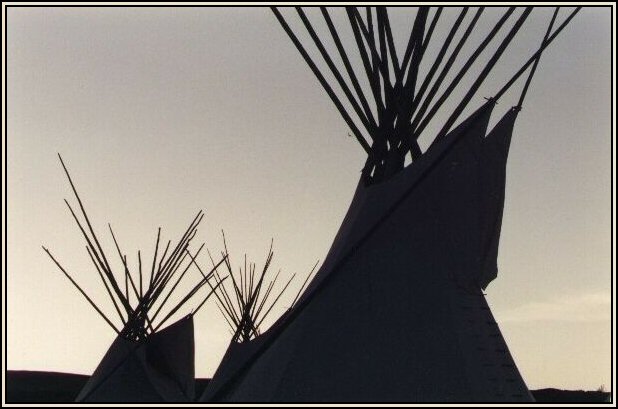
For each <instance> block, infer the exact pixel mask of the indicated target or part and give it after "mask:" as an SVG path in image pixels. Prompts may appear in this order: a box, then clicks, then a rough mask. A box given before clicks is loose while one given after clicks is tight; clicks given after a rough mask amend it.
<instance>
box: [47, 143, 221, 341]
mask: <svg viewBox="0 0 618 409" xmlns="http://www.w3.org/2000/svg"><path fill="white" fill-rule="evenodd" d="M58 157H59V159H60V163H61V164H62V168H63V169H64V172H65V174H66V176H67V178H68V180H69V183H70V185H71V189H72V191H73V194H74V195H75V198H76V200H77V203H78V205H79V213H80V214H81V217H82V219H83V220H80V217H78V215H77V213H76V212H75V211H74V209H73V207H72V206H71V205H70V204H69V202H68V201H67V200H66V199H65V203H66V205H67V207H68V208H69V211H70V213H71V215H72V217H73V219H74V220H75V223H76V224H77V226H78V228H79V230H80V232H81V234H82V236H83V237H84V239H85V241H86V251H87V252H88V255H89V257H90V260H91V261H92V264H93V265H94V268H95V270H96V272H97V273H98V275H99V277H100V279H101V281H102V283H103V286H104V287H105V290H106V292H107V295H108V296H109V299H110V300H111V302H112V304H113V306H114V309H115V311H116V313H117V316H118V319H117V320H116V319H115V318H111V317H109V316H108V315H107V314H105V313H104V312H103V311H102V309H101V308H100V307H99V306H98V305H97V304H96V303H95V302H94V301H93V300H92V298H91V297H90V296H89V295H88V294H87V293H86V292H85V291H84V290H83V289H82V287H81V286H80V285H79V284H78V283H77V282H76V281H75V279H74V278H73V277H72V276H71V275H70V274H69V273H68V272H67V270H66V269H65V268H64V267H63V266H62V265H61V264H60V262H58V260H57V259H56V258H55V257H54V256H53V255H52V253H51V252H50V251H49V250H48V249H47V248H46V247H43V250H44V251H45V252H46V253H47V254H48V255H49V257H50V258H51V259H52V260H53V262H54V263H55V264H56V266H57V267H58V268H59V269H60V270H61V271H62V272H63V273H64V275H65V276H66V277H67V278H68V279H69V280H70V281H71V283H72V284H73V285H74V286H75V287H76V288H77V290H78V291H79V292H80V293H81V294H82V295H83V296H84V297H85V299H86V300H87V301H88V303H89V304H90V305H91V306H92V307H93V308H94V309H95V310H96V311H97V313H98V314H99V315H100V316H101V317H102V318H103V319H104V320H105V322H106V323H107V324H108V325H109V326H110V327H111V328H112V329H113V330H114V331H115V332H116V333H117V334H118V335H119V336H121V337H123V338H125V339H127V340H131V341H143V340H145V339H146V338H148V336H149V335H151V334H153V333H155V332H157V331H158V330H159V329H160V328H161V327H162V326H163V325H164V324H165V323H166V322H168V321H169V319H170V318H172V317H173V316H174V315H175V314H176V313H177V312H179V311H180V310H181V309H182V307H183V306H185V305H186V304H187V303H188V302H190V301H191V300H194V299H196V298H197V299H198V302H197V305H196V306H195V307H194V308H193V309H192V310H191V312H190V314H193V315H194V314H196V313H197V312H198V311H199V310H200V309H201V308H202V306H203V305H204V304H205V303H206V301H207V300H208V299H209V297H210V296H211V295H212V294H213V293H215V291H216V290H217V288H219V286H221V284H222V283H223V281H224V280H225V279H226V278H227V277H221V276H220V275H218V274H215V271H216V268H217V267H218V266H220V265H221V264H222V263H224V262H226V260H227V254H224V253H222V255H221V259H220V260H219V261H217V262H216V263H214V264H213V268H212V269H211V270H210V271H208V272H207V273H204V272H203V271H202V270H199V271H200V273H201V277H200V278H199V281H198V282H197V283H195V284H193V285H192V286H191V287H190V289H189V290H188V291H187V292H185V293H184V294H180V295H179V294H175V293H174V292H175V290H176V289H177V288H178V287H179V284H180V283H181V280H182V279H183V278H184V277H185V276H187V272H188V271H189V270H190V267H191V266H195V265H197V264H196V261H195V259H196V257H197V256H198V255H199V253H200V252H201V250H202V249H203V248H204V244H202V245H201V246H200V247H199V249H198V250H197V251H196V253H195V255H192V254H191V253H190V252H189V246H190V244H191V242H192V240H193V239H194V238H195V235H196V233H197V228H198V226H199V224H200V222H201V221H202V219H203V218H204V213H203V212H202V211H201V210H200V211H199V212H198V213H197V215H196V216H195V218H194V219H193V221H191V223H190V224H189V227H188V228H187V229H186V231H185V232H184V234H183V235H182V237H181V238H180V240H179V241H178V243H176V245H175V246H174V247H172V248H170V247H171V245H172V242H171V240H170V241H168V242H167V244H166V245H165V247H164V248H163V247H162V246H161V245H160V244H161V228H159V229H158V232H157V239H156V244H155V250H154V256H153V258H152V262H151V263H150V266H149V267H148V266H142V256H141V251H138V252H137V260H138V266H137V271H135V269H133V270H132V269H131V268H129V264H128V262H127V255H126V254H125V253H123V251H122V249H121V248H120V245H119V244H118V240H117V238H116V236H115V234H114V232H113V230H112V227H111V225H109V224H108V227H109V231H110V234H111V237H112V239H113V242H114V245H115V250H116V252H117V255H118V257H119V258H120V260H121V264H122V271H121V272H114V271H113V269H112V267H111V264H110V262H109V259H108V257H107V256H106V254H105V252H104V251H103V248H102V246H101V243H100V241H99V239H98V237H97V235H96V234H95V232H94V229H93V227H92V223H91V222H90V219H89V218H88V215H87V213H86V210H85V208H84V205H83V203H82V200H81V198H80V196H79V194H78V193H77V189H76V188H75V184H74V183H73V180H72V178H71V175H70V174H69V171H68V170H67V167H66V166H65V164H64V161H63V160H62V157H61V156H60V155H58ZM161 250H162V253H161V254H160V252H161ZM159 254H160V255H159ZM142 267H143V268H142ZM144 270H146V271H144ZM123 281H124V285H123ZM121 287H124V288H121ZM202 288H206V289H208V291H207V292H206V294H205V295H204V294H202V295H199V294H200V290H201V289H202ZM202 293H203V292H202ZM172 294H175V296H174V297H172ZM198 295H199V298H198ZM172 299H173V300H174V302H172V301H171V300H172ZM114 321H116V324H114ZM118 321H120V325H119V324H118Z"/></svg>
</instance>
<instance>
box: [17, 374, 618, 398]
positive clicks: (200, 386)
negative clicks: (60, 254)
mask: <svg viewBox="0 0 618 409" xmlns="http://www.w3.org/2000/svg"><path fill="white" fill-rule="evenodd" d="M87 380H88V376H87V375H75V374H67V373H59V372H39V371H7V373H6V402H7V403H70V402H73V401H74V400H75V397H76V396H77V394H78V393H79V391H80V390H81V388H82V387H83V386H84V385H85V383H86V381H87ZM209 381H210V379H207V378H202V379H200V378H198V379H196V380H195V382H196V385H195V391H196V396H200V395H201V394H202V391H203V390H204V389H205V388H206V385H208V382H209ZM532 395H534V398H535V399H536V401H537V402H539V403H603V402H609V398H610V394H609V392H598V391H564V390H560V389H551V388H549V389H539V390H536V391H532Z"/></svg>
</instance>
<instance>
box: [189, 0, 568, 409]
mask: <svg viewBox="0 0 618 409" xmlns="http://www.w3.org/2000/svg"><path fill="white" fill-rule="evenodd" d="M483 10H484V8H482V7H480V8H477V10H476V12H475V13H473V15H472V18H471V19H470V20H469V22H468V23H467V24H465V25H464V24H463V21H464V19H465V17H466V15H468V16H470V14H469V11H470V8H468V7H464V8H462V9H461V11H460V14H459V16H458V18H457V20H456V23H455V25H454V26H453V27H452V28H451V31H450V32H449V34H448V36H447V37H446V38H445V39H444V40H443V42H442V44H441V46H440V51H439V52H438V54H437V57H436V60H435V61H433V62H432V65H431V68H430V69H429V70H428V71H427V75H426V77H425V78H418V72H419V65H420V63H421V61H422V60H423V54H424V52H425V50H426V48H427V46H428V43H429V41H430V39H431V37H432V33H433V31H434V28H435V26H436V24H437V23H438V21H439V18H440V15H441V14H442V13H443V11H444V10H443V8H442V7H431V8H430V7H420V8H419V9H418V11H417V15H416V19H415V21H414V24H413V27H412V33H411V35H410V40H409V42H408V47H407V49H406V52H405V53H404V54H403V57H402V59H398V58H397V53H396V50H395V49H394V46H393V40H392V33H391V30H390V24H389V19H388V11H387V9H386V8H385V7H377V8H375V9H374V8H369V7H368V8H367V9H366V17H362V16H361V12H360V11H359V10H358V9H357V8H355V7H347V8H346V13H347V15H348V18H349V21H350V26H351V28H352V31H353V33H354V36H355V40H356V42H357V45H358V50H359V52H360V57H361V58H362V60H363V66H364V68H365V73H366V74H367V78H368V83H369V84H370V87H371V95H372V96H373V99H374V102H375V105H376V109H375V110H376V111H377V118H375V117H374V115H373V111H372V110H371V109H370V108H369V106H368V105H369V104H368V98H367V97H366V96H365V95H364V94H363V90H362V89H361V87H360V86H359V82H358V79H357V76H356V74H355V71H354V69H353V67H352V66H351V64H350V59H349V57H348V55H347V51H346V49H345V48H344V47H343V46H342V42H341V40H340V38H339V35H338V31H337V29H336V27H335V25H334V24H333V21H332V19H331V17H330V14H329V11H328V10H327V9H326V8H324V7H322V8H321V13H322V15H323V17H324V22H325V24H326V25H327V26H328V29H329V32H330V35H331V38H332V40H333V42H334V44H335V46H336V47H337V50H338V52H339V57H340V60H341V61H342V62H343V64H344V66H345V71H346V72H347V74H348V78H349V81H350V82H351V83H352V86H351V87H350V86H349V85H348V83H347V81H345V80H344V79H343V75H342V74H341V73H340V72H339V70H338V69H337V68H336V66H335V65H334V63H333V60H332V58H331V57H330V55H329V54H328V52H327V50H326V48H325V47H324V45H323V44H322V40H321V39H320V37H318V36H317V34H316V32H315V30H314V28H313V26H312V24H311V23H310V21H309V19H308V18H307V15H306V14H305V12H304V11H303V10H302V8H300V7H297V13H298V15H299V17H300V19H301V20H302V23H303V24H304V26H305V27H306V29H307V32H308V34H309V35H310V36H311V38H312V39H313V41H314V43H315V46H316V47H317V49H318V50H319V52H320V54H321V55H322V57H323V58H324V60H325V62H326V64H327V65H328V67H329V69H330V70H331V73H332V76H333V77H334V78H335V79H336V80H337V84H338V86H339V88H340V89H341V90H342V91H343V93H344V94H345V97H347V99H348V102H349V105H350V106H352V108H353V110H354V114H356V116H357V117H358V118H360V120H359V122H360V126H358V124H357V123H355V121H354V120H353V119H352V117H353V115H352V114H350V113H348V112H347V111H346V109H345V108H344V106H343V104H342V103H341V101H340V98H339V96H337V94H336V93H335V92H334V90H333V86H332V85H331V84H329V83H328V81H327V80H326V79H325V77H324V75H323V74H322V73H321V72H320V70H319V69H318V67H317V65H316V64H315V62H314V61H313V60H312V58H311V57H310V55H309V53H308V52H307V51H306V50H305V47H304V46H303V45H302V43H301V41H300V40H299V38H298V37H297V36H296V35H295V34H294V32H293V31H292V30H291V28H290V26H289V25H288V23H287V22H286V20H285V19H284V17H283V16H282V14H281V12H280V11H279V10H277V9H273V11H274V13H275V16H276V17H277V19H278V20H279V22H280V23H281V25H282V26H283V28H284V29H285V31H286V32H287V33H288V35H289V36H290V38H291V39H292V41H293V43H294V44H295V46H296V47H297V49H298V50H299V51H300V53H301V54H302V56H303V57H304V58H305V60H306V61H307V63H308V64H309V66H310V67H311V69H312V70H313V72H314V73H315V75H316V76H317V78H318V80H319V81H320V82H321V84H322V85H323V87H324V88H325V90H326V91H327V93H328V94H329V96H330V97H331V99H332V100H333V102H334V103H335V105H336V106H337V108H338V109H339V112H340V113H341V114H342V116H343V117H344V119H345V120H346V122H347V123H348V125H349V126H350V129H351V130H352V132H353V133H354V136H355V137H356V138H357V140H358V141H359V142H360V143H361V145H362V146H363V148H364V149H365V151H366V152H367V154H368V159H367V163H366V164H365V167H364V168H363V171H362V174H361V178H360V181H359V182H358V186H357V188H356V192H355V194H354V197H353V198H352V203H351V204H350V207H349V209H348V212H347V214H346V216H345V218H344V220H343V223H342V225H341V227H340V228H339V231H338V233H337V235H336V237H335V239H334V241H333V244H332V246H331V248H330V251H329V253H328V255H327V257H326V259H325V261H324V263H323V265H322V266H321V268H320V269H319V270H318V272H317V273H316V276H315V278H314V279H313V280H312V281H311V283H310V284H309V286H308V288H307V290H306V291H305V293H304V294H303V296H302V297H301V299H300V300H299V301H298V302H297V303H296V305H295V307H294V308H292V309H291V310H290V311H288V313H286V314H285V315H284V316H282V317H281V318H280V319H279V320H278V321H277V322H276V323H275V324H274V325H273V326H272V327H271V328H270V329H269V330H268V331H266V332H264V333H263V334H261V335H260V336H258V337H256V338H255V339H253V340H252V341H250V342H244V343H236V342H232V344H231V345H230V346H229V348H228V350H227V353H226V355H225V357H224V359H223V361H222V363H221V364H220V366H219V368H218V369H217V371H216V373H215V375H214V377H213V379H212V381H211V382H210V384H209V385H208V387H207V389H206V391H205V392H204V394H203V395H202V397H201V400H202V401H204V402H209V401H210V402H212V401H215V402H218V401H232V402H321V401H323V402H530V401H532V400H533V398H532V396H531V394H530V392H529V391H528V389H527V387H526V384H525V382H524V380H523V379H522V377H521V375H520V373H519V371H518V369H517V366H516V365H515V362H514V360H513V357H512V356H511V354H510V353H509V350H508V347H507V345H506V343H505V341H504V338H503V337H502V334H501V333H500V329H499V328H498V325H497V324H496V321H495V320H494V318H493V316H492V314H491V311H490V309H489V307H488V304H487V302H486V300H485V296H484V293H483V289H484V288H486V287H487V285H488V284H489V283H490V282H491V281H492V280H493V279H494V278H496V276H497V252H498V241H499V236H500V226H501V223H502V209H503V205H504V190H505V177H506V160H507V155H508V150H509V144H510V140H511V135H512V132H513V126H514V123H515V120H516V118H517V115H518V112H519V109H520V107H521V104H522V101H523V97H524V95H525V92H526V90H527V89H528V85H529V83H530V79H531V78H532V73H533V72H534V69H535V68H536V64H537V63H538V61H539V57H540V55H541V51H542V50H543V49H544V48H545V47H547V46H548V45H549V44H550V43H551V42H552V41H553V40H554V39H555V38H556V36H557V35H558V33H559V32H560V31H561V30H562V29H563V28H564V27H565V26H566V25H567V24H568V22H569V21H570V20H571V19H572V18H573V16H574V15H575V13H577V11H578V10H579V9H575V10H574V11H573V12H572V13H571V14H570V15H569V16H568V17H567V18H566V19H565V20H564V22H563V23H562V24H561V25H560V26H559V27H558V28H557V29H556V30H555V31H553V32H552V27H553V24H554V21H555V19H556V15H557V13H558V9H557V8H556V11H555V12H554V15H553V18H552V20H551V23H550V26H549V28H548V30H547V34H546V36H545V38H544V39H543V41H542V43H541V46H540V48H539V50H538V51H537V52H536V53H534V54H533V55H532V57H531V58H530V59H529V60H528V61H527V62H526V63H525V64H524V65H523V67H522V68H521V69H519V70H518V71H517V72H516V74H515V75H514V76H513V78H512V79H511V80H510V81H508V82H507V83H506V84H505V86H504V87H503V88H502V89H501V90H499V91H498V92H497V93H496V94H495V95H494V97H493V98H489V99H488V100H487V101H486V102H485V103H484V104H483V105H482V106H481V107H479V108H478V109H477V110H476V111H475V112H473V113H472V114H471V115H470V116H469V117H468V118H467V119H465V120H464V121H463V122H461V123H460V124H459V125H458V126H456V127H455V128H452V127H453V125H454V124H455V123H456V121H457V119H458V117H459V116H460V114H461V113H462V111H463V110H464V108H465V107H466V105H467V104H468V103H471V102H472V101H473V97H474V95H475V94H476V92H477V90H478V89H479V87H480V85H481V83H482V82H483V80H484V79H485V78H486V77H487V75H488V74H489V73H490V72H491V69H492V68H493V66H494V65H495V64H496V62H497V61H498V59H499V58H500V56H501V55H502V54H503V52H504V51H505V49H506V47H507V46H508V44H509V43H510V42H511V40H512V39H513V38H514V37H515V35H516V34H517V32H518V31H519V30H520V29H521V27H522V25H523V24H524V22H525V21H526V19H527V18H528V16H529V15H530V13H531V12H532V8H531V7H527V8H524V9H523V10H522V11H518V10H517V8H515V7H511V8H509V9H508V10H507V11H506V13H505V14H504V15H502V16H501V18H500V19H499V21H498V22H497V23H496V25H495V26H494V28H493V29H492V31H491V32H490V33H489V34H488V36H487V37H486V38H485V39H483V41H482V42H481V44H480V45H479V46H478V48H477V49H476V50H475V51H474V52H473V53H472V55H471V56H470V57H469V59H468V60H467V61H466V62H465V64H464V65H463V67H462V69H461V70H460V71H459V72H458V73H456V74H455V76H454V78H453V79H452V82H451V84H450V85H448V86H447V87H446V90H445V91H444V92H443V93H442V94H441V95H440V96H437V95H436V94H437V92H438V90H440V89H443V88H441V87H440V85H441V82H442V81H443V80H444V78H445V77H447V74H448V73H449V70H450V68H451V67H452V66H453V62H454V61H455V60H456V58H457V56H458V53H459V51H460V50H461V47H462V46H463V44H464V43H465V42H466V40H467V38H468V37H469V35H470V33H471V31H472V30H473V28H474V26H475V24H476V22H477V21H478V19H479V18H480V17H481V15H482V13H483ZM517 14H519V17H517V19H516V21H515V22H514V23H513V24H512V25H511V28H510V29H509V30H508V32H507V33H506V34H505V35H504V37H503V40H502V42H501V43H500V44H499V45H498V47H497V49H496V51H495V54H494V55H493V56H492V57H491V58H490V60H489V61H488V62H487V64H486V65H485V67H484V68H483V69H482V70H481V71H480V73H478V76H477V79H476V80H475V81H474V84H473V85H472V86H471V88H470V89H469V91H467V92H466V93H465V95H464V98H463V99H462V100H461V102H460V103H459V104H458V105H457V106H456V107H455V108H454V109H453V110H452V111H451V115H450V116H449V118H448V120H447V121H446V123H445V124H444V126H442V130H441V131H440V132H438V134H437V135H436V137H435V139H434V141H433V143H432V144H431V145H430V147H429V148H428V149H427V150H426V151H425V152H422V151H421V149H420V147H419V144H418V142H417V140H418V138H419V136H420V135H421V133H422V132H423V130H425V128H426V126H427V123H428V122H429V121H430V120H431V119H432V118H433V116H434V115H435V113H436V112H437V111H438V110H439V109H440V107H441V106H442V105H443V103H444V102H445V100H446V99H447V98H448V97H449V96H450V95H451V92H452V90H453V89H454V88H455V87H456V86H457V85H458V83H459V81H460V80H461V77H462V76H463V75H465V74H466V73H467V72H468V71H470V69H471V66H472V64H473V63H474V61H475V59H476V58H477V57H478V56H479V54H480V53H481V52H482V51H483V49H484V48H485V47H486V46H487V44H488V43H489V42H490V41H491V40H492V39H493V38H494V37H495V35H496V34H497V33H498V32H499V31H500V30H501V28H502V27H505V23H506V22H507V21H508V20H509V18H511V17H512V16H516V15H517ZM430 15H433V17H432V18H431V19H429V18H428V17H429V16H430ZM426 23H428V24H427V26H428V27H427V28H426ZM464 26H465V27H466V28H465V29H463V33H461V31H460V30H459V29H460V27H464ZM456 34H458V35H459V37H458V38H459V40H458V41H455V42H454V39H455V38H456ZM376 37H377V39H376ZM431 41H433V42H435V41H437V40H435V39H433V40H431ZM451 45H453V47H451ZM447 51H448V52H447ZM447 54H448V55H449V57H448V58H447V60H446V63H445V64H444V65H443V66H442V68H441V69H440V70H439V69H438V68H440V67H441V62H442V61H443V59H444V58H445V57H446V56H447ZM531 66H532V69H531V70H530V75H529V76H528V81H526V84H525V85H524V91H523V92H522V94H521V97H520V99H519V103H518V104H517V106H515V107H513V108H511V109H508V110H507V112H506V113H504V114H503V115H504V116H503V117H502V119H501V120H499V121H498V123H497V124H496V125H495V126H494V127H493V128H492V129H491V130H488V123H489V120H490V115H491V113H492V111H493V110H494V109H495V104H496V101H497V100H498V99H499V98H500V97H501V96H502V95H503V94H504V92H505V91H506V90H507V89H508V88H510V87H511V86H512V85H513V83H514V82H515V81H516V80H517V79H518V78H519V77H520V76H521V74H522V73H523V72H525V71H526V69H528V68H530V67H531ZM436 74H437V75H438V76H437V77H435V78H436V81H434V82H433V83H432V82H431V80H432V78H434V76H435V75H436ZM352 89H353V90H354V92H353V91H352ZM354 94H355V95H354ZM362 128H364V129H365V131H366V134H367V135H369V137H370V140H367V139H366V138H365V136H364V135H363V133H362V132H361V130H360V129H362ZM407 155H410V157H411V164H409V165H407V166H406V165H405V159H406V156H407Z"/></svg>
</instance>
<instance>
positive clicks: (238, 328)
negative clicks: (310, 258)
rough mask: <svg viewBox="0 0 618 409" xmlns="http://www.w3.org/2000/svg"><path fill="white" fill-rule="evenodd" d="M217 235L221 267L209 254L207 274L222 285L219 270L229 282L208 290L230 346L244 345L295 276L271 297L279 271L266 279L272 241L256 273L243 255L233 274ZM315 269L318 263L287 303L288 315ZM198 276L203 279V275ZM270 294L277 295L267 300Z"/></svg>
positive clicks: (251, 263)
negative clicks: (229, 337) (211, 273)
mask: <svg viewBox="0 0 618 409" xmlns="http://www.w3.org/2000/svg"><path fill="white" fill-rule="evenodd" d="M221 233H222V236H223V246H224V251H222V252H221V256H222V259H223V260H224V263H223V264H224V266H221V263H216V262H215V260H214V258H213V257H212V256H211V255H210V252H208V254H209V257H210V260H211V262H212V270H211V271H214V277H215V282H216V283H222V282H223V280H224V278H222V277H221V275H220V274H219V271H218V268H219V267H222V268H225V269H226V273H227V276H226V277H229V278H230V280H228V281H227V283H226V284H225V285H221V286H219V287H218V288H215V287H211V288H212V291H213V292H214V294H215V297H216V299H217V307H218V308H219V311H220V312H221V314H222V315H223V317H224V318H225V321H226V322H227V324H228V326H229V327H230V330H231V332H232V334H233V336H232V340H233V342H246V341H250V340H252V339H254V338H255V337H257V336H259V335H260V334H261V332H262V330H261V328H262V325H263V323H264V320H265V319H266V318H267V317H269V316H270V315H271V313H272V311H273V308H274V307H275V305H276V304H277V302H279V301H280V300H281V296H282V295H283V294H284V293H285V292H286V290H287V289H288V288H289V286H290V284H291V283H292V281H293V280H294V278H295V276H296V274H292V276H291V277H290V278H289V280H287V282H286V283H285V285H284V286H283V288H282V289H281V290H280V291H279V292H278V293H273V289H274V288H275V286H276V283H277V282H278V279H279V274H280V273H281V270H279V271H277V273H276V274H275V276H274V278H272V279H267V275H268V272H269V271H271V270H270V266H271V263H272V259H273V256H274V253H273V240H271V242H270V248H269V250H268V254H267V256H266V260H265V262H264V265H263V267H262V269H261V270H257V269H256V264H255V263H254V262H250V261H249V262H248V261H247V255H246V254H245V256H244V264H243V265H242V266H240V267H239V268H238V270H236V271H237V272H234V269H233V267H232V263H231V261H230V257H229V252H228V248H227V242H226V239H225V233H224V232H223V231H222V232H221ZM317 265H318V262H316V263H315V265H314V266H313V268H312V269H311V271H310V272H309V274H308V275H307V277H306V278H305V280H304V282H303V284H302V286H301V287H300V289H299V290H298V292H297V293H296V296H295V297H294V299H293V301H292V302H291V304H290V306H289V308H288V311H289V310H290V309H292V308H293V307H294V305H295V304H296V302H297V301H298V299H299V297H300V295H301V294H302V293H303V291H304V290H305V288H306V286H307V284H308V283H309V278H310V277H311V276H312V274H313V272H314V271H315V268H316V267H317ZM198 268H199V267H198ZM200 271H201V269H200ZM202 274H203V276H206V274H204V273H203V272H202ZM274 294H277V295H276V296H274V297H271V295H274Z"/></svg>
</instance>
